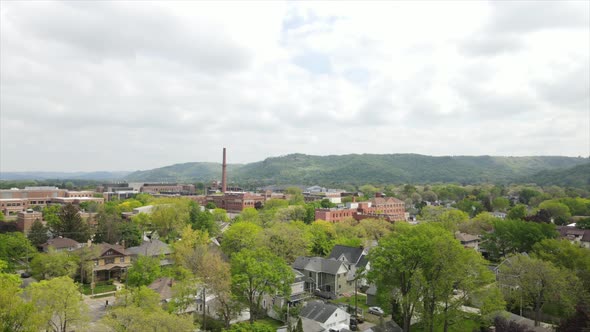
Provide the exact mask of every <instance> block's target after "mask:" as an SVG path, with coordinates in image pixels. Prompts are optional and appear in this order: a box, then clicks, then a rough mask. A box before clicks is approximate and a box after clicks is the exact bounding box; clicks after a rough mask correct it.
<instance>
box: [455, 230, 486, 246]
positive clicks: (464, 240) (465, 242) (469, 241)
mask: <svg viewBox="0 0 590 332" xmlns="http://www.w3.org/2000/svg"><path fill="white" fill-rule="evenodd" d="M455 239H457V240H459V242H461V245H462V246H463V248H468V249H475V250H479V240H480V239H479V236H477V235H471V234H467V233H461V232H455Z"/></svg>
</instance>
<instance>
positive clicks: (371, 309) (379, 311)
mask: <svg viewBox="0 0 590 332" xmlns="http://www.w3.org/2000/svg"><path fill="white" fill-rule="evenodd" d="M369 313H370V314H373V315H375V316H383V315H384V314H385V312H384V311H383V309H381V308H379V307H369Z"/></svg>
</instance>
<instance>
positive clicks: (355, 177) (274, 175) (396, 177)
mask: <svg viewBox="0 0 590 332" xmlns="http://www.w3.org/2000/svg"><path fill="white" fill-rule="evenodd" d="M584 163H588V159H584V158H572V157H552V156H549V157H491V156H477V157H472V156H455V157H432V156H424V155H417V154H388V155H376V154H362V155H359V154H350V155H341V156H310V155H304V154H291V155H287V156H281V157H273V158H267V159H265V160H264V161H259V162H254V163H250V164H245V165H228V178H229V180H230V182H233V183H240V184H252V185H254V184H256V185H262V184H292V183H299V184H305V185H308V184H309V185H311V184H321V185H332V184H346V183H348V184H365V183H434V182H458V183H481V182H493V183H508V182H512V181H519V180H521V179H524V178H526V179H528V178H530V177H531V176H533V175H534V174H536V173H538V172H541V171H550V170H559V169H565V168H571V167H574V166H577V165H581V164H584ZM220 178H221V165H220V164H217V163H186V164H177V165H172V166H167V167H162V168H157V169H153V170H149V171H141V172H135V173H132V174H130V175H128V176H127V177H126V179H127V180H128V181H209V180H213V179H220Z"/></svg>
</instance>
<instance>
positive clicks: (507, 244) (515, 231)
mask: <svg viewBox="0 0 590 332" xmlns="http://www.w3.org/2000/svg"><path fill="white" fill-rule="evenodd" d="M556 237H557V232H556V231H555V226H554V225H552V224H544V223H541V224H540V223H534V222H525V221H520V220H508V219H507V220H498V221H496V222H494V232H492V233H487V234H485V235H484V236H483V238H482V245H481V246H482V248H484V249H486V250H487V251H488V253H489V254H490V257H491V258H492V259H499V258H500V257H503V256H506V255H508V254H513V253H520V252H529V251H530V250H531V249H532V248H533V245H534V244H535V243H537V242H540V241H541V240H544V239H552V238H556Z"/></svg>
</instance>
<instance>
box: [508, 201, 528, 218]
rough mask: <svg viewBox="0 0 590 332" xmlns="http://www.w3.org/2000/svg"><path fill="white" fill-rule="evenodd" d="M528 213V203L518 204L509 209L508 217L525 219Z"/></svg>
mask: <svg viewBox="0 0 590 332" xmlns="http://www.w3.org/2000/svg"><path fill="white" fill-rule="evenodd" d="M526 215H527V209H526V205H522V204H516V205H515V206H514V207H512V209H510V210H509V211H508V215H507V216H506V218H507V219H512V220H524V218H525V217H526Z"/></svg>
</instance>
